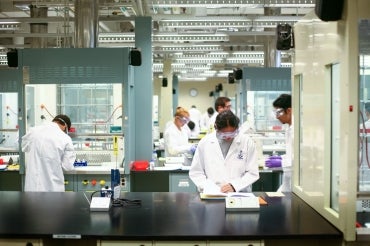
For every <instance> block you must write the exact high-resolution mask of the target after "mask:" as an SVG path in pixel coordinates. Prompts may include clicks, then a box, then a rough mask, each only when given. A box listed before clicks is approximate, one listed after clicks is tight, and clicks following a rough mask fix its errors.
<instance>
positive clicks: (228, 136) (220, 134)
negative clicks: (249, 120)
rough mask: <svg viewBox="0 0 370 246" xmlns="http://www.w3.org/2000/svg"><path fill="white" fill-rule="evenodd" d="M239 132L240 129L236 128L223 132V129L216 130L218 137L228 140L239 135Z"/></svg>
mask: <svg viewBox="0 0 370 246" xmlns="http://www.w3.org/2000/svg"><path fill="white" fill-rule="evenodd" d="M238 133H239V129H236V130H235V131H233V132H221V131H217V132H216V135H217V138H218V139H222V140H227V139H232V138H235V137H236V136H237V135H238Z"/></svg>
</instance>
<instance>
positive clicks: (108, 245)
mask: <svg viewBox="0 0 370 246" xmlns="http://www.w3.org/2000/svg"><path fill="white" fill-rule="evenodd" d="M118 245H119V246H121V245H122V246H149V245H153V246H174V245H179V246H263V245H264V244H263V241H260V240H256V241H236V242H233V241H220V242H218V241H185V242H183V241H153V242H151V241H143V242H141V241H127V242H126V241H101V242H100V246H118Z"/></svg>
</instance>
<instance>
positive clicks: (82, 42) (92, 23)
mask: <svg viewBox="0 0 370 246" xmlns="http://www.w3.org/2000/svg"><path fill="white" fill-rule="evenodd" d="M98 27H99V0H76V1H75V47H76V48H95V47H97V43H98Z"/></svg>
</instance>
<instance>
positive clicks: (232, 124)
mask: <svg viewBox="0 0 370 246" xmlns="http://www.w3.org/2000/svg"><path fill="white" fill-rule="evenodd" d="M238 127H239V118H238V117H237V116H236V115H234V113H233V112H232V111H231V110H225V111H223V112H220V113H219V114H218V115H217V117H216V121H215V131H213V132H212V133H210V134H207V135H206V136H205V137H204V138H202V139H201V140H200V142H199V144H198V147H197V150H196V151H195V154H194V157H193V161H192V164H191V167H190V171H189V177H190V178H191V180H192V181H193V182H194V184H195V185H196V186H197V188H198V190H199V191H200V192H203V191H204V189H205V188H207V186H208V184H212V185H213V186H214V185H217V186H219V192H223V193H228V192H251V191H252V184H253V183H254V182H255V181H256V180H258V179H259V172H258V163H257V162H256V149H255V145H254V141H253V140H252V139H251V138H250V137H249V136H248V134H244V133H239V131H238Z"/></svg>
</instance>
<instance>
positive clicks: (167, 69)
mask: <svg viewBox="0 0 370 246" xmlns="http://www.w3.org/2000/svg"><path fill="white" fill-rule="evenodd" d="M171 64H172V60H171V59H169V58H167V59H165V60H164V61H163V78H167V87H163V86H161V98H160V99H159V100H160V102H159V104H160V111H159V115H160V116H159V122H160V126H161V132H163V131H164V127H165V126H166V123H167V122H168V121H171V120H173V115H174V113H175V111H174V108H176V107H177V105H174V104H173V98H172V92H173V91H172V89H173V83H172V79H173V78H172V67H171ZM177 93H178V92H177Z"/></svg>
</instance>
